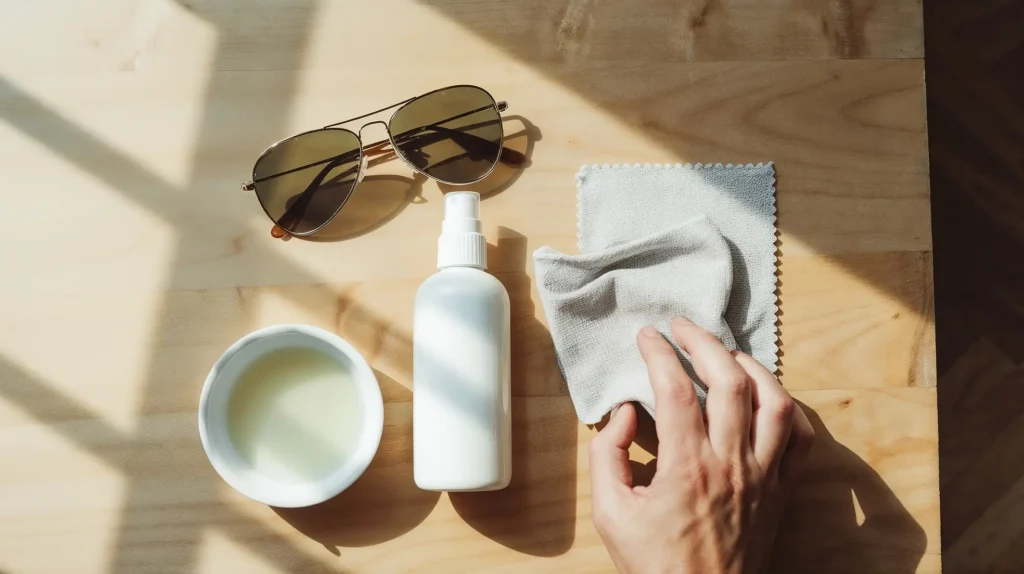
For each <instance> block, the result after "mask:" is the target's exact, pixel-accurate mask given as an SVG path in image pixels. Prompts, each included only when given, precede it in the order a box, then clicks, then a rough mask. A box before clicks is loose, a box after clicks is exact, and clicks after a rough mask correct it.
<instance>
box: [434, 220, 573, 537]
mask: <svg viewBox="0 0 1024 574" xmlns="http://www.w3.org/2000/svg"><path fill="white" fill-rule="evenodd" d="M487 247H488V253H487V256H488V261H489V267H490V270H491V272H492V273H493V274H494V275H495V276H496V277H497V278H498V279H499V280H500V281H501V282H502V284H504V286H505V289H506V290H507V291H508V294H509V298H510V299H511V302H512V395H513V401H512V481H511V483H510V484H509V486H508V487H507V488H506V489H504V490H498V491H493V492H459V493H451V494H450V495H449V497H450V499H451V501H452V505H453V506H454V507H455V510H456V512H458V514H459V516H460V517H462V519H463V520H465V521H466V523H467V524H469V525H470V526H472V527H473V528H474V529H476V530H477V531H478V532H480V533H481V534H483V535H484V536H487V537H488V538H490V539H491V540H494V541H495V542H498V543H499V544H502V545H504V546H506V547H508V548H511V549H513V550H516V551H519V552H523V553H525V554H531V555H534V556H557V555H560V554H564V553H565V552H567V551H568V550H569V548H570V547H571V546H572V543H573V540H574V539H575V532H576V459H577V456H576V445H577V437H578V435H577V430H578V422H577V419H576V413H575V410H574V409H573V406H572V401H571V400H570V399H569V396H568V394H567V391H566V390H565V383H564V382H562V380H561V377H560V376H559V375H558V373H559V371H558V368H557V361H556V359H555V354H554V345H553V343H552V342H551V336H550V334H549V333H548V330H547V328H546V327H545V326H544V325H543V324H541V323H540V322H539V321H537V320H536V318H535V316H534V313H535V307H534V305H533V302H532V296H531V294H532V290H533V282H532V281H531V279H530V277H529V276H528V275H527V274H526V261H527V259H526V258H527V241H526V238H525V237H523V236H522V235H520V234H518V233H516V232H515V231H512V230H511V229H507V228H503V227H502V228H499V231H498V242H497V245H488V246H487Z"/></svg>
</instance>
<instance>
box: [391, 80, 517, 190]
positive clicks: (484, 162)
mask: <svg viewBox="0 0 1024 574" xmlns="http://www.w3.org/2000/svg"><path fill="white" fill-rule="evenodd" d="M388 127H389V129H390V130H391V137H392V139H393V140H394V142H395V146H396V150H397V151H398V153H399V154H401V155H402V157H403V158H405V160H406V161H408V162H409V163H410V164H412V165H414V166H416V167H417V168H418V169H419V170H420V171H422V172H423V173H425V174H427V175H429V176H430V177H433V178H435V179H438V180H441V181H444V182H448V183H454V184H467V183H473V182H474V181H477V180H480V179H482V178H483V177H484V176H485V175H487V174H488V173H489V172H490V171H491V169H493V168H494V165H495V164H496V163H497V162H498V157H499V156H500V155H501V138H502V127H501V116H500V115H499V114H498V108H497V106H496V105H495V103H494V99H493V98H492V97H491V95H490V94H488V93H487V92H485V91H484V90H482V89H480V88H477V87H473V86H455V87H451V88H445V89H443V90H438V91H436V92H431V93H429V94H426V95H424V96H421V97H419V98H417V99H415V100H413V101H411V102H409V103H408V104H406V105H404V106H402V107H401V108H400V109H399V110H398V111H397V112H395V115H394V117H392V118H391V122H390V123H389V125H388Z"/></svg>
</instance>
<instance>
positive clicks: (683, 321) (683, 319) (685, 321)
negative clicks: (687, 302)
mask: <svg viewBox="0 0 1024 574" xmlns="http://www.w3.org/2000/svg"><path fill="white" fill-rule="evenodd" d="M675 322H676V323H679V324H680V325H693V321H691V320H689V319H687V318H686V317H676V318H675Z"/></svg>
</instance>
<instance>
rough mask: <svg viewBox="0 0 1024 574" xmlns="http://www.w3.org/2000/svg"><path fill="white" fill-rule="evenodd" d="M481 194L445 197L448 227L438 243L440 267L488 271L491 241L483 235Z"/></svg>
mask: <svg viewBox="0 0 1024 574" xmlns="http://www.w3.org/2000/svg"><path fill="white" fill-rule="evenodd" d="M481 231H482V228H481V225H480V194H479V193H476V192H475V191H459V192H455V193H449V194H447V195H445V196H444V223H442V224H441V237H439V238H438V239H437V266H438V268H441V267H451V266H455V265H463V266H469V267H479V268H481V269H484V268H486V267H487V240H486V239H484V236H483V234H482V233H481Z"/></svg>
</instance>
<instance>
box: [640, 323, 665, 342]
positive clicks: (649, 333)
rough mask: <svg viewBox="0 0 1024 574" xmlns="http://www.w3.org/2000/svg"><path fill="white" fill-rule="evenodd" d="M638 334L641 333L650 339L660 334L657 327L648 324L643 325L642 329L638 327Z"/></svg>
mask: <svg viewBox="0 0 1024 574" xmlns="http://www.w3.org/2000/svg"><path fill="white" fill-rule="evenodd" d="M640 334H641V335H643V336H644V337H650V338H652V339H654V338H657V337H660V336H661V334H660V333H658V331H657V329H655V328H654V327H651V326H650V325H648V326H646V327H644V328H643V329H640Z"/></svg>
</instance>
